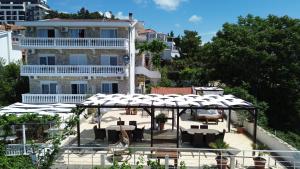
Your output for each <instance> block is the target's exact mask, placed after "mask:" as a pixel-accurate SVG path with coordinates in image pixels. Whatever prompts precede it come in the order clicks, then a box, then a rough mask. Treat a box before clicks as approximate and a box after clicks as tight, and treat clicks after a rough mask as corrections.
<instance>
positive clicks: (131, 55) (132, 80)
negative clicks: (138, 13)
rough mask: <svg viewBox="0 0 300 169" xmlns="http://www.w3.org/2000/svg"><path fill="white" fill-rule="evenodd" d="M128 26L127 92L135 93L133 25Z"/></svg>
mask: <svg viewBox="0 0 300 169" xmlns="http://www.w3.org/2000/svg"><path fill="white" fill-rule="evenodd" d="M135 24H136V23H133V24H132V25H131V26H130V27H129V58H130V60H129V93H130V94H134V93H135V27H134V25H135Z"/></svg>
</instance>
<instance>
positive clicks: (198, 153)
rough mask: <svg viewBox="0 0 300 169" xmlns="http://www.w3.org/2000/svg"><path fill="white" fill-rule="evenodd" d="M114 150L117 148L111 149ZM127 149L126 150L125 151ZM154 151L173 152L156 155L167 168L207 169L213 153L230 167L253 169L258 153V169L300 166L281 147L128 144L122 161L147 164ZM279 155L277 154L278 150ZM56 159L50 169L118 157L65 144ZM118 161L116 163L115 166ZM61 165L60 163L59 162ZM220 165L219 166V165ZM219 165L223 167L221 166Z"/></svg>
mask: <svg viewBox="0 0 300 169" xmlns="http://www.w3.org/2000/svg"><path fill="white" fill-rule="evenodd" d="M115 150H116V151H118V150H119V149H117V148H116V149H115ZM129 150H130V152H129ZM157 152H165V154H168V152H173V153H172V154H173V155H174V154H175V157H171V156H168V155H165V156H160V157H159V158H160V160H161V162H162V163H161V164H162V165H163V166H166V168H169V165H175V164H174V162H175V161H174V159H176V161H177V165H180V163H181V162H184V163H185V165H186V167H187V168H205V167H206V168H210V167H215V166H216V165H217V163H216V160H215V158H216V157H217V154H219V153H220V154H221V158H222V157H224V158H226V159H228V160H227V165H228V166H230V168H233V169H234V168H249V167H251V168H253V167H254V165H255V164H254V160H253V158H254V157H257V155H258V153H261V154H265V155H263V156H262V157H263V158H264V159H265V162H266V163H265V164H264V166H261V165H262V164H259V165H260V166H256V167H261V168H265V167H266V168H291V169H297V168H300V161H299V160H300V151H281V150H238V149H200V148H164V147H162V146H160V147H130V148H129V149H128V150H127V151H126V150H125V151H123V155H122V156H121V157H122V160H123V161H126V162H127V163H128V164H130V165H131V166H136V165H137V162H138V161H139V162H141V159H142V160H143V161H144V163H142V164H141V163H140V164H141V165H143V166H145V165H147V161H148V160H150V161H155V160H157V159H158V157H157V154H156V153H157ZM279 152H280V153H281V154H283V156H278V155H276V154H278V153H279ZM60 154H61V157H59V159H64V161H63V162H62V161H59V163H55V164H54V166H53V168H93V167H95V166H99V167H100V168H101V167H108V166H111V165H112V161H113V160H118V159H120V156H118V155H116V156H115V154H117V153H114V149H110V148H108V147H65V148H63V149H62V152H61V153H60ZM121 163H122V162H119V165H120V164H121ZM61 164H63V165H61ZM219 167H221V166H219ZM222 167H223V168H227V167H225V166H224V165H223V166H222Z"/></svg>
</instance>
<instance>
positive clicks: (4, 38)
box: [0, 31, 22, 64]
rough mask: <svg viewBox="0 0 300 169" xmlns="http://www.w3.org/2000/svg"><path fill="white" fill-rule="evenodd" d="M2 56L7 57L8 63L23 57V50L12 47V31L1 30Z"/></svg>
mask: <svg viewBox="0 0 300 169" xmlns="http://www.w3.org/2000/svg"><path fill="white" fill-rule="evenodd" d="M0 57H1V58H3V59H5V61H6V64H8V63H9V62H16V61H18V60H21V59H22V51H21V50H14V49H13V48H12V40H11V32H10V31H0Z"/></svg>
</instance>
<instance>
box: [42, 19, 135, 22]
mask: <svg viewBox="0 0 300 169" xmlns="http://www.w3.org/2000/svg"><path fill="white" fill-rule="evenodd" d="M40 21H42V22H131V21H130V20H129V19H62V18H52V19H45V20H40Z"/></svg>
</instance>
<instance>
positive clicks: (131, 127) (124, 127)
mask: <svg viewBox="0 0 300 169" xmlns="http://www.w3.org/2000/svg"><path fill="white" fill-rule="evenodd" d="M120 129H121V127H120V126H119V125H111V126H108V127H106V130H115V131H120ZM122 130H125V131H132V130H135V126H134V125H122Z"/></svg>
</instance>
